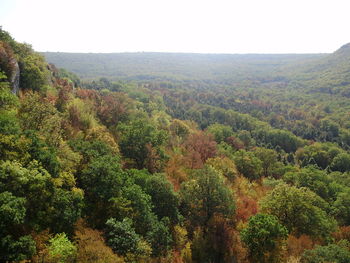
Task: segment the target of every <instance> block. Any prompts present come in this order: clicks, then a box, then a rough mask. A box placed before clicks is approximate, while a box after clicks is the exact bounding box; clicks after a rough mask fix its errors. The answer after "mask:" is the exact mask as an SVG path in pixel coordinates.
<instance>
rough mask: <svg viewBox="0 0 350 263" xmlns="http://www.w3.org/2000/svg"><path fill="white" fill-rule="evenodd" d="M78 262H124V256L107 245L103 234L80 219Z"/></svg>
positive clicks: (78, 225)
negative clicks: (85, 224) (115, 252)
mask: <svg viewBox="0 0 350 263" xmlns="http://www.w3.org/2000/svg"><path fill="white" fill-rule="evenodd" d="M75 240H76V246H77V249H78V253H77V261H76V262H77V263H89V262H91V263H123V262H124V260H123V258H121V257H119V256H117V255H116V254H114V253H113V251H112V249H111V248H110V247H108V246H106V244H105V241H104V239H103V237H102V234H101V233H100V232H99V231H97V230H94V229H91V228H88V227H86V226H84V223H83V222H82V221H79V222H78V223H77V226H76V231H75Z"/></svg>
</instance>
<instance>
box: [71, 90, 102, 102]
mask: <svg viewBox="0 0 350 263" xmlns="http://www.w3.org/2000/svg"><path fill="white" fill-rule="evenodd" d="M75 95H76V97H78V98H80V99H82V100H86V99H89V100H92V101H98V99H99V95H98V92H97V91H96V90H91V89H77V90H76V91H75Z"/></svg>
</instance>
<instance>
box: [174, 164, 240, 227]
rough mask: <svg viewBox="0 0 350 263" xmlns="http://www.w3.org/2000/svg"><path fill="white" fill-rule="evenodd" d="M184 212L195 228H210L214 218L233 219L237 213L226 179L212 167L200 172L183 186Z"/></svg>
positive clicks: (181, 190) (181, 191) (181, 192)
mask: <svg viewBox="0 0 350 263" xmlns="http://www.w3.org/2000/svg"><path fill="white" fill-rule="evenodd" d="M180 198H181V201H182V212H183V214H184V215H185V216H186V218H187V219H188V220H190V223H191V224H192V225H193V226H201V227H204V229H205V230H207V229H206V228H207V227H208V223H209V221H210V220H211V219H212V218H213V217H214V216H218V217H222V218H225V219H232V217H233V215H234V212H235V202H234V199H233V193H232V191H231V190H230V189H229V188H228V186H227V185H226V184H225V179H224V177H223V176H222V175H220V174H219V173H218V172H217V171H216V170H215V169H214V168H212V167H211V166H205V167H204V168H203V169H201V170H198V171H197V172H196V173H195V174H194V176H193V178H192V179H191V180H189V181H187V182H184V183H183V184H182V185H181V189H180Z"/></svg>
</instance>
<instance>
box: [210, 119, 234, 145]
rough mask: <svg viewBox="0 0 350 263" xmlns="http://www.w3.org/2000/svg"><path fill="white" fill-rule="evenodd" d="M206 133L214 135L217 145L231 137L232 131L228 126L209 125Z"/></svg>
mask: <svg viewBox="0 0 350 263" xmlns="http://www.w3.org/2000/svg"><path fill="white" fill-rule="evenodd" d="M207 132H209V133H211V134H213V135H214V139H215V141H216V142H217V143H220V142H223V141H225V140H226V139H227V138H228V137H231V136H232V135H233V130H232V128H231V127H230V126H228V125H223V124H218V123H215V124H212V125H210V126H209V127H208V128H207Z"/></svg>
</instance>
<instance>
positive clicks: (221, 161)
mask: <svg viewBox="0 0 350 263" xmlns="http://www.w3.org/2000/svg"><path fill="white" fill-rule="evenodd" d="M206 164H209V165H210V166H212V167H213V168H214V169H215V170H217V171H218V172H220V173H221V174H222V175H224V176H225V177H226V178H227V179H229V180H230V182H233V180H234V179H235V178H236V177H237V175H238V171H237V167H236V165H235V163H234V162H233V161H232V160H231V159H229V158H227V157H214V158H209V159H208V160H207V162H206Z"/></svg>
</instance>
